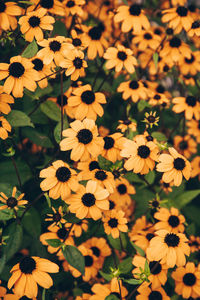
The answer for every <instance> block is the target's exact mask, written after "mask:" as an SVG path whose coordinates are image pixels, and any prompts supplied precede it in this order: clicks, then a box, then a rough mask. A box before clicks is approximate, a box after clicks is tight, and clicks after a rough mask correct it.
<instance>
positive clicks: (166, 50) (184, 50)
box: [160, 36, 192, 63]
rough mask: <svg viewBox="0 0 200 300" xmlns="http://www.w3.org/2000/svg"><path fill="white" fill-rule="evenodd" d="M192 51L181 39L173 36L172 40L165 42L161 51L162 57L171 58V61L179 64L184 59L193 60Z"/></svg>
mask: <svg viewBox="0 0 200 300" xmlns="http://www.w3.org/2000/svg"><path fill="white" fill-rule="evenodd" d="M191 54H192V52H191V49H190V48H189V46H188V45H187V44H186V43H184V42H183V41H182V40H181V39H180V38H179V37H177V36H173V37H172V38H171V39H170V40H168V41H165V42H164V47H163V49H162V50H161V51H160V56H161V57H166V56H168V58H171V61H172V62H174V63H177V62H178V61H179V60H180V59H181V58H182V57H186V58H188V59H190V58H191Z"/></svg>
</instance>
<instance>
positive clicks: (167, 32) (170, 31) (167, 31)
mask: <svg viewBox="0 0 200 300" xmlns="http://www.w3.org/2000/svg"><path fill="white" fill-rule="evenodd" d="M173 33H174V30H173V29H172V28H167V30H166V34H168V35H172V34H173Z"/></svg>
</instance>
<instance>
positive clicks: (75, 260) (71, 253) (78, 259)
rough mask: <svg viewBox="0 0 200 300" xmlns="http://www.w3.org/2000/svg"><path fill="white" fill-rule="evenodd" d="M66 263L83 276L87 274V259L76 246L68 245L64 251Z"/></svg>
mask: <svg viewBox="0 0 200 300" xmlns="http://www.w3.org/2000/svg"><path fill="white" fill-rule="evenodd" d="M63 255H64V257H65V259H66V261H67V262H68V263H69V264H70V265H71V266H72V267H74V268H75V269H77V270H78V271H79V272H80V273H81V274H82V275H84V274H85V259H84V257H83V255H82V253H81V252H80V251H79V250H78V249H77V248H76V247H74V246H71V245H67V246H66V247H65V249H64V250H63Z"/></svg>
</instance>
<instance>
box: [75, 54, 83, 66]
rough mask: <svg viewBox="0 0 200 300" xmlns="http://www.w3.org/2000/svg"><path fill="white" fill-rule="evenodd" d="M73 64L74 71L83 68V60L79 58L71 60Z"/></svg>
mask: <svg viewBox="0 0 200 300" xmlns="http://www.w3.org/2000/svg"><path fill="white" fill-rule="evenodd" d="M73 64H74V67H75V68H76V69H81V68H82V66H83V60H82V59H81V58H80V57H76V58H75V59H74V60H73Z"/></svg>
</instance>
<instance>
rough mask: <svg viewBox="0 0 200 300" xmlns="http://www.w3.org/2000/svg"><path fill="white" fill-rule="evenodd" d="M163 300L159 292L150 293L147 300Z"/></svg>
mask: <svg viewBox="0 0 200 300" xmlns="http://www.w3.org/2000/svg"><path fill="white" fill-rule="evenodd" d="M162 299H163V296H162V294H161V293H160V292H158V291H152V292H151V293H150V294H149V300H162Z"/></svg>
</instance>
